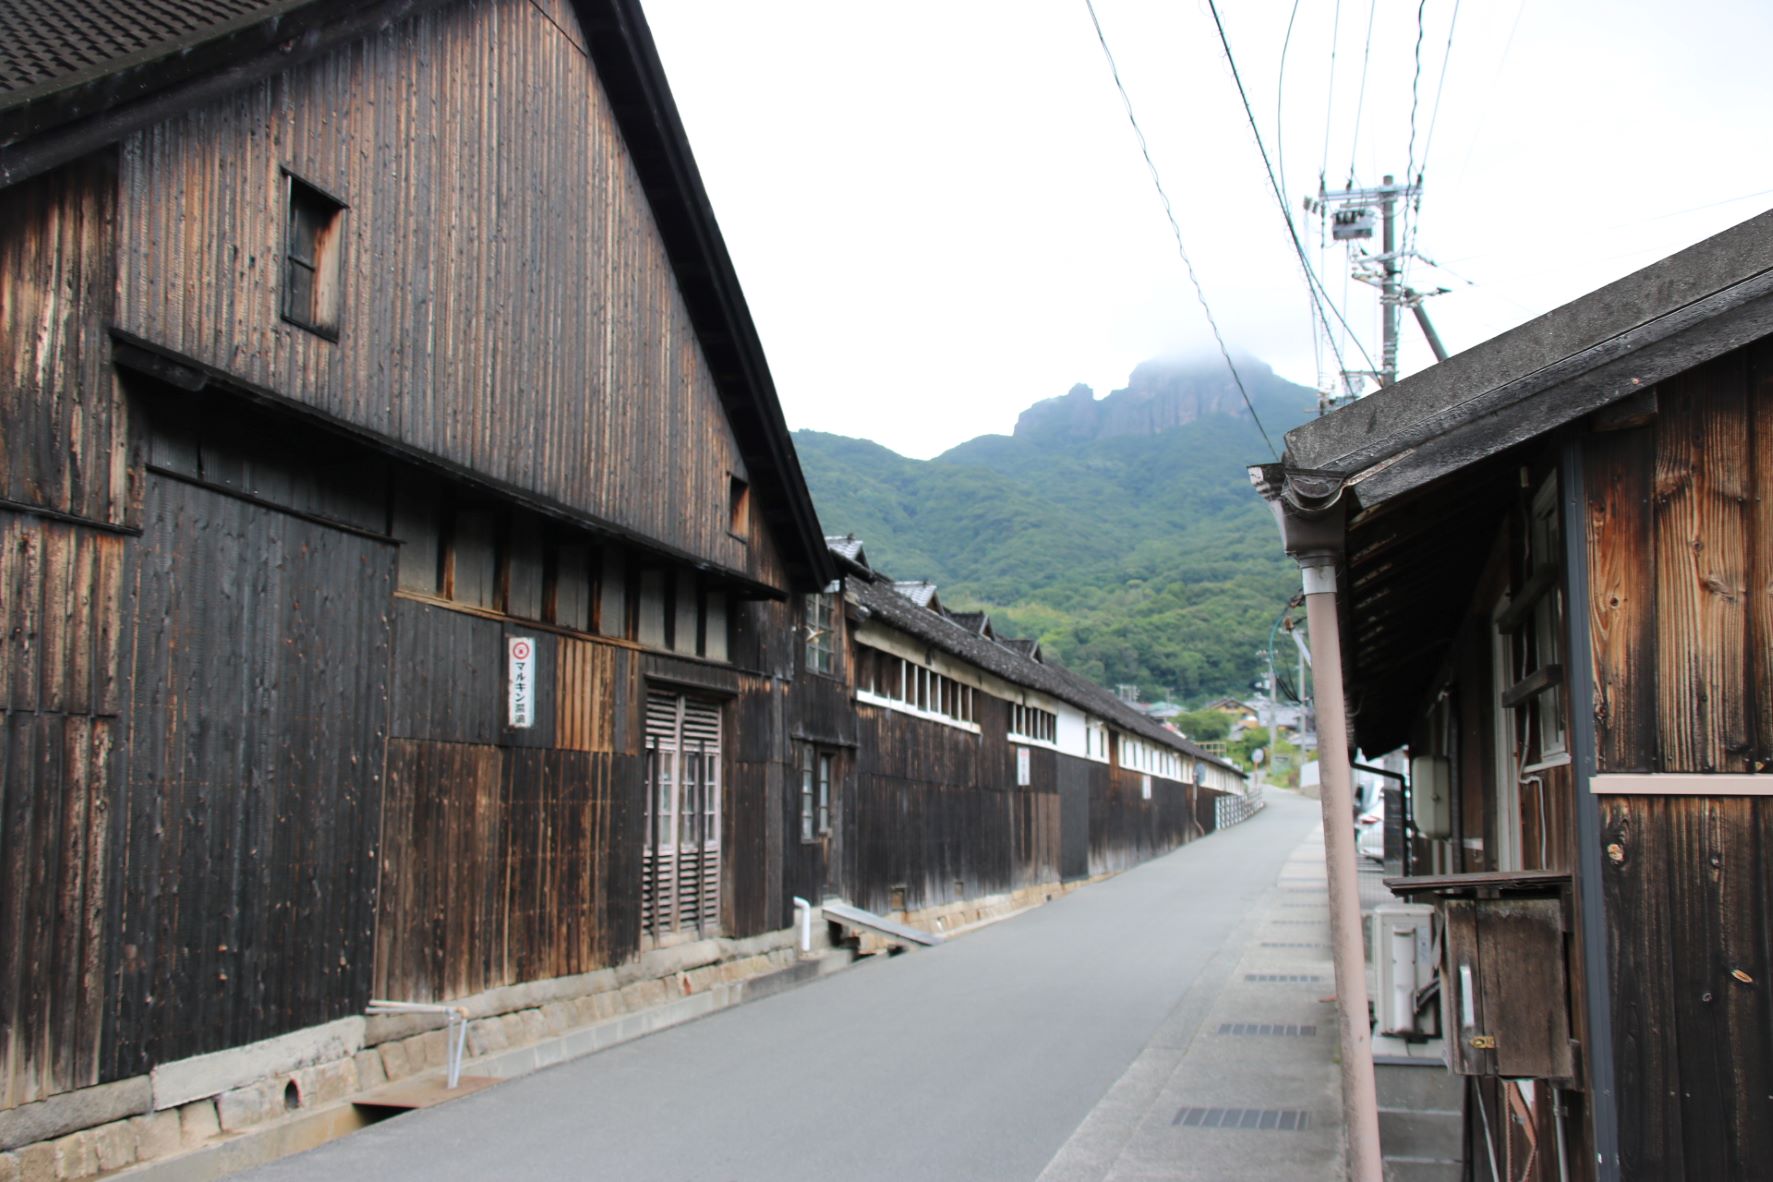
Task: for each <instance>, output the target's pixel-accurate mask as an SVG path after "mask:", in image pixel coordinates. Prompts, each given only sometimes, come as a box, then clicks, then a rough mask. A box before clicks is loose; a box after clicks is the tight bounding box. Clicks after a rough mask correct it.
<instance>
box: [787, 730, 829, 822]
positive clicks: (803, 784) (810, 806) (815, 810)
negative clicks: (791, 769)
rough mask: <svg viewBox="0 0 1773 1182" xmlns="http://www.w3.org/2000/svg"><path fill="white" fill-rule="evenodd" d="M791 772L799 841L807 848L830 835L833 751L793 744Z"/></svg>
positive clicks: (826, 748)
mask: <svg viewBox="0 0 1773 1182" xmlns="http://www.w3.org/2000/svg"><path fill="white" fill-rule="evenodd" d="M795 746H796V747H797V748H798V750H797V751H796V754H795V761H794V766H795V772H796V774H797V775H798V776H799V777H800V840H801V843H802V844H803V845H811V844H813V843H815V842H818V841H821V840H823V839H824V838H826V837H828V836H830V834H831V786H832V783H833V782H834V781H835V780H836V779H837V752H835V751H833V750H832V749H830V748H828V747H820V746H818V745H817V744H814V743H797V744H795Z"/></svg>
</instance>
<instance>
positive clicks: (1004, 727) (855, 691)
mask: <svg viewBox="0 0 1773 1182" xmlns="http://www.w3.org/2000/svg"><path fill="white" fill-rule="evenodd" d="M829 542H830V544H831V548H832V553H833V554H834V556H835V557H836V558H837V559H838V561H839V563H840V565H841V573H842V578H841V580H840V581H839V583H838V584H837V585H835V586H834V587H833V588H830V589H828V590H827V591H826V592H825V593H822V594H819V595H815V596H811V597H809V599H808V600H807V605H808V606H807V609H806V624H805V627H806V633H805V635H806V659H805V661H804V665H805V668H806V669H807V670H808V671H809V672H810V673H811V675H812V676H811V678H803V680H812V681H817V682H824V681H826V680H827V679H829V681H830V683H831V684H830V689H831V691H834V692H835V693H836V694H838V695H839V696H840V697H841V699H842V706H841V708H840V709H839V711H838V714H837V717H839V718H841V719H842V720H843V721H844V724H845V727H844V728H832V729H830V730H828V731H827V732H825V733H823V734H821V733H815V731H814V730H813V729H812V723H811V719H812V717H813V716H814V715H813V713H812V712H803V713H802V715H801V718H802V719H805V720H807V721H805V722H801V723H799V724H798V725H800V726H803V727H806V728H807V729H805V730H804V731H803V730H797V731H796V733H795V739H796V740H797V741H798V742H799V743H800V756H799V763H800V766H801V767H802V768H803V769H806V770H805V771H803V776H805V777H807V778H805V779H804V781H803V782H804V783H806V784H807V785H808V789H807V791H806V793H805V795H803V798H802V800H803V805H802V811H801V813H800V818H799V823H800V834H801V839H802V843H803V846H804V848H805V852H806V854H807V856H808V860H807V862H806V863H805V864H804V865H803V866H802V867H801V868H800V871H799V880H798V882H799V886H800V888H801V893H802V894H803V895H804V896H805V897H807V898H818V897H819V893H818V892H821V891H823V892H827V893H831V894H836V895H840V896H842V897H844V898H845V899H847V900H849V901H850V902H852V903H855V904H857V905H859V906H862V907H865V908H869V909H872V910H877V911H895V912H918V911H926V910H929V909H931V908H939V907H941V906H942V905H944V904H949V903H953V902H957V901H960V900H967V899H977V898H980V897H984V896H994V895H1005V894H1010V895H1013V894H1015V893H1016V892H1019V891H1025V890H1028V889H1030V888H1037V887H1040V886H1043V885H1049V884H1055V883H1060V882H1068V881H1077V880H1080V879H1085V878H1089V877H1092V876H1095V875H1100V874H1105V873H1111V872H1114V871H1118V870H1122V869H1125V868H1127V867H1129V866H1132V865H1135V864H1137V863H1139V862H1141V861H1144V860H1145V859H1147V858H1150V857H1153V856H1155V855H1157V854H1161V853H1164V852H1167V851H1168V850H1171V849H1174V848H1175V847H1176V846H1178V845H1181V844H1182V843H1184V842H1186V841H1190V840H1192V839H1193V838H1195V837H1198V836H1202V835H1204V834H1206V833H1210V832H1212V830H1213V829H1214V828H1215V826H1216V824H1217V820H1216V818H1217V816H1218V811H1219V810H1218V805H1217V801H1218V800H1219V799H1220V798H1221V797H1225V796H1236V797H1237V798H1238V800H1240V801H1241V800H1242V798H1243V792H1244V778H1243V775H1242V773H1241V772H1240V771H1239V770H1238V769H1237V768H1236V767H1235V766H1234V765H1232V764H1230V763H1227V762H1226V761H1225V760H1223V759H1219V758H1216V757H1213V756H1209V755H1207V754H1206V753H1205V752H1204V751H1202V750H1201V749H1200V748H1199V747H1197V746H1195V745H1194V744H1192V743H1190V742H1188V741H1187V740H1186V739H1184V738H1183V737H1182V736H1181V735H1180V734H1178V733H1177V732H1175V731H1173V730H1169V729H1166V728H1165V727H1163V726H1161V725H1159V724H1158V723H1156V722H1153V721H1152V720H1151V719H1149V718H1147V717H1145V715H1143V714H1141V713H1140V712H1139V711H1138V710H1136V709H1134V708H1133V707H1131V706H1128V705H1127V704H1126V703H1124V702H1122V701H1121V700H1120V699H1118V698H1116V697H1115V696H1114V695H1113V694H1111V693H1109V692H1108V691H1106V690H1104V689H1102V688H1100V687H1099V686H1096V685H1094V684H1092V683H1090V682H1088V681H1085V680H1084V679H1083V678H1081V677H1078V676H1077V675H1075V674H1073V673H1071V672H1069V671H1068V670H1066V669H1064V668H1063V667H1061V666H1059V665H1057V664H1054V663H1051V662H1049V661H1045V660H1043V659H1041V657H1040V654H1039V646H1038V645H1037V644H1034V643H1033V642H1031V641H1024V640H1019V639H1016V638H1011V637H1005V636H1002V635H1001V634H999V633H998V632H997V631H996V630H995V629H993V627H992V626H991V622H990V620H989V619H988V618H987V617H986V616H985V615H984V614H983V613H979V612H959V613H950V612H948V611H946V610H945V609H943V607H942V606H941V600H940V598H939V596H938V595H937V589H936V587H935V586H934V585H933V584H931V583H928V582H905V581H900V582H895V581H894V580H892V579H890V578H888V577H886V576H885V575H883V574H881V573H880V572H878V571H876V570H874V569H873V568H872V567H871V565H870V564H869V562H868V559H867V556H866V554H865V553H864V551H863V549H862V545H861V543H860V542H859V541H857V540H856V539H855V538H854V537H846V538H832V539H829ZM801 692H803V693H804V692H807V690H806V689H805V688H803V689H802V691H801ZM828 782H829V783H831V784H833V785H835V786H836V787H835V788H834V789H833V791H834V792H836V793H837V794H838V795H837V797H836V799H837V800H838V802H839V803H838V805H837V806H836V807H834V808H832V809H830V810H827V808H826V802H827V792H826V788H825V785H826V784H827V783H828Z"/></svg>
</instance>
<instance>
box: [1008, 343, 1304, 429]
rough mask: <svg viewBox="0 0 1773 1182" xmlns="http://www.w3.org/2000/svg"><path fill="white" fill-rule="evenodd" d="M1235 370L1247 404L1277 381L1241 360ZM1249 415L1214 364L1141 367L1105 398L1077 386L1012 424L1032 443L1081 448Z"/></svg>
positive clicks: (1256, 363)
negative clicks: (1119, 437)
mask: <svg viewBox="0 0 1773 1182" xmlns="http://www.w3.org/2000/svg"><path fill="white" fill-rule="evenodd" d="M1238 368H1239V373H1240V374H1241V376H1242V377H1243V380H1244V384H1245V387H1246V388H1247V389H1249V391H1250V394H1251V396H1252V398H1254V397H1255V396H1256V395H1257V393H1258V391H1259V390H1262V389H1264V388H1266V387H1268V386H1271V385H1273V384H1274V383H1275V382H1276V380H1277V379H1276V378H1275V376H1274V371H1273V370H1271V369H1270V368H1269V367H1268V366H1267V365H1264V364H1263V363H1262V362H1260V361H1255V360H1243V361H1240V362H1239V363H1238ZM1249 413H1250V412H1249V410H1248V408H1246V407H1245V406H1244V403H1243V399H1242V397H1240V396H1239V394H1238V392H1237V386H1236V385H1235V384H1233V382H1232V380H1231V375H1230V374H1229V373H1227V372H1226V370H1225V367H1224V365H1223V364H1221V363H1220V362H1219V361H1218V360H1217V359H1214V360H1213V361H1212V362H1211V363H1209V362H1206V361H1201V360H1189V361H1161V360H1160V361H1147V362H1145V363H1143V364H1142V365H1140V366H1139V367H1138V368H1137V369H1135V370H1134V371H1133V373H1132V376H1131V377H1130V378H1128V380H1127V384H1126V386H1124V387H1123V388H1121V389H1119V390H1116V391H1114V392H1113V393H1111V394H1109V395H1108V396H1107V397H1106V398H1100V399H1099V398H1097V397H1096V396H1095V392H1094V391H1093V390H1091V389H1090V387H1089V386H1086V385H1081V384H1079V385H1076V386H1073V387H1072V388H1071V389H1070V390H1069V391H1068V392H1066V393H1065V394H1064V395H1062V396H1060V397H1058V398H1048V399H1046V400H1045V401H1043V402H1037V403H1035V404H1034V405H1033V406H1031V407H1029V408H1028V409H1027V410H1025V411H1023V412H1022V414H1021V416H1020V417H1018V418H1017V420H1016V432H1015V434H1016V437H1017V438H1019V439H1027V440H1029V441H1031V442H1035V443H1049V444H1052V443H1085V442H1088V441H1090V440H1092V439H1104V438H1107V437H1109V436H1113V435H1155V434H1157V433H1158V432H1160V431H1168V430H1170V429H1171V428H1174V427H1180V426H1183V425H1185V424H1188V423H1192V422H1194V421H1196V420H1197V419H1200V418H1204V417H1206V416H1208V415H1232V416H1236V417H1245V416H1248V414H1249Z"/></svg>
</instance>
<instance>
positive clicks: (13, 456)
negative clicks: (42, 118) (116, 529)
mask: <svg viewBox="0 0 1773 1182" xmlns="http://www.w3.org/2000/svg"><path fill="white" fill-rule="evenodd" d="M116 206H117V168H116V157H115V154H114V153H112V152H101V153H97V154H95V155H92V156H88V157H86V158H84V159H82V160H79V161H77V162H75V163H73V164H70V165H68V166H66V167H64V168H60V169H57V170H55V171H54V172H51V173H48V174H46V175H44V176H40V177H37V178H35V179H34V180H30V181H26V182H24V183H23V184H19V185H13V186H11V187H8V188H5V189H0V497H4V498H6V499H7V500H11V501H15V502H19V503H23V504H28V505H35V506H39V507H41V508H46V509H55V510H58V511H60V512H63V513H70V514H73V515H75V516H77V517H85V518H88V519H91V520H93V521H100V522H109V523H117V522H121V521H123V520H124V519H125V515H126V511H127V509H128V500H129V486H128V479H127V473H126V467H125V459H126V456H127V447H126V445H125V444H126V438H127V428H128V423H127V420H126V419H125V417H124V415H123V413H122V397H121V394H120V393H119V391H118V389H117V385H116V382H115V381H114V380H113V378H112V376H111V370H110V344H109V340H108V338H107V337H106V336H105V332H104V325H105V322H106V321H107V320H109V319H110V318H111V316H112V314H113V307H114V295H115V288H116V275H115V258H116V250H115V237H116Z"/></svg>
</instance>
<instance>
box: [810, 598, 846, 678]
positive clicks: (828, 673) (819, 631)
mask: <svg viewBox="0 0 1773 1182" xmlns="http://www.w3.org/2000/svg"><path fill="white" fill-rule="evenodd" d="M841 597H842V592H841V591H814V592H811V593H809V594H807V595H806V596H804V597H803V598H802V608H801V616H802V619H801V627H802V634H801V635H802V639H803V641H804V643H803V644H802V646H801V668H802V669H804V670H805V671H806V672H808V673H816V674H818V675H819V676H820V677H841V676H842V672H843V671H842V669H841V667H840V666H839V664H838V651H837V649H838V645H837V632H838V628H837V617H838V610H839V609H838V606H837V605H838V602H839V600H840V599H841ZM821 657H823V662H822V665H823V667H821V661H820V658H821Z"/></svg>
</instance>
